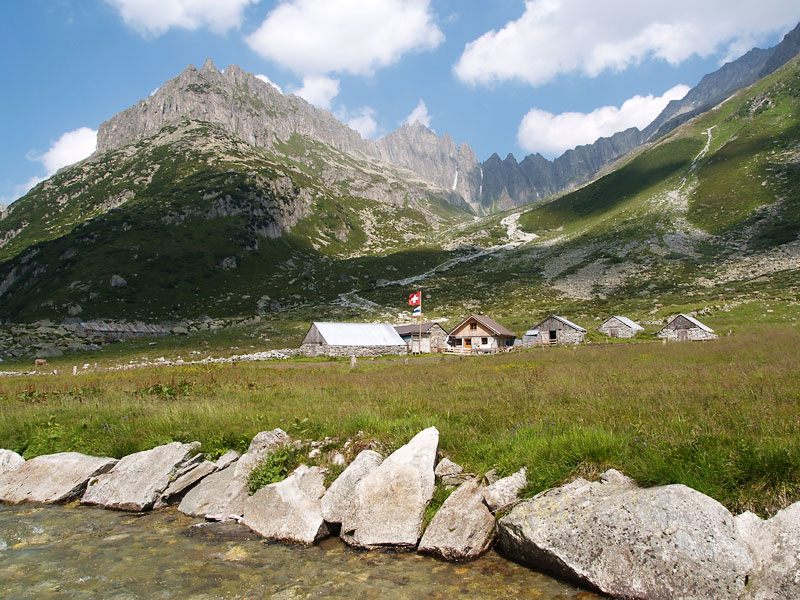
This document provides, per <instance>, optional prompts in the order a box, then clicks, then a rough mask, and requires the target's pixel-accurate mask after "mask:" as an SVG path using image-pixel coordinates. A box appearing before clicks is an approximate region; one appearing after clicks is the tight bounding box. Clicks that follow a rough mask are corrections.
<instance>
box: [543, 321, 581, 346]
mask: <svg viewBox="0 0 800 600" xmlns="http://www.w3.org/2000/svg"><path fill="white" fill-rule="evenodd" d="M531 329H538V330H539V335H538V340H536V341H534V342H533V344H534V345H535V346H556V345H558V346H562V345H569V344H582V343H583V336H584V335H585V334H586V330H585V329H584V328H583V327H581V326H580V325H576V324H575V323H573V322H572V321H570V320H568V319H565V318H564V317H559V316H558V315H550V316H549V317H547V318H546V319H545V320H544V321H542V322H541V323H539V324H538V325H534V326H533V327H531Z"/></svg>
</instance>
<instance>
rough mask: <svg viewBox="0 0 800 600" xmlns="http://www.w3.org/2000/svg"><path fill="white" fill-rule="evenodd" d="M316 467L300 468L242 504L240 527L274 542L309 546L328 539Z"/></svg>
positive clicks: (320, 477)
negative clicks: (242, 512)
mask: <svg viewBox="0 0 800 600" xmlns="http://www.w3.org/2000/svg"><path fill="white" fill-rule="evenodd" d="M324 480H325V478H324V476H323V474H322V471H321V470H320V469H319V467H308V466H306V465H301V466H299V467H298V468H297V469H295V470H294V471H293V472H292V474H291V475H289V477H287V478H286V479H284V480H283V481H280V482H278V483H273V484H270V485H267V486H265V487H263V488H261V489H260V490H258V491H257V492H256V493H255V494H253V495H252V496H251V497H250V498H248V499H247V501H246V502H245V509H244V519H243V521H242V522H243V523H244V524H245V525H247V526H248V527H249V528H250V529H252V530H253V531H255V532H256V533H258V534H259V535H261V536H263V537H265V538H267V539H269V540H274V541H284V542H295V543H299V544H306V545H311V544H313V543H315V542H317V541H319V540H321V539H322V538H324V537H327V536H328V535H329V532H328V528H327V526H326V525H325V521H324V519H323V518H322V506H321V502H320V499H321V498H322V496H323V495H324V494H325V485H324Z"/></svg>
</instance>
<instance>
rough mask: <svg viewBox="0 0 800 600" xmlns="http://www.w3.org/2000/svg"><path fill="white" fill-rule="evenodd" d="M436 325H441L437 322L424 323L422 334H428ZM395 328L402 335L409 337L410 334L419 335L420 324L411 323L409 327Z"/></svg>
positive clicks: (399, 326) (396, 326) (397, 326)
mask: <svg viewBox="0 0 800 600" xmlns="http://www.w3.org/2000/svg"><path fill="white" fill-rule="evenodd" d="M435 325H439V324H438V323H436V322H430V323H423V324H422V333H428V332H429V331H430V330H431V329H432V328H433V327H434V326H435ZM440 327H441V325H440ZM394 328H395V330H396V331H397V333H399V334H400V335H408V334H409V333H419V323H410V324H408V325H395V326H394Z"/></svg>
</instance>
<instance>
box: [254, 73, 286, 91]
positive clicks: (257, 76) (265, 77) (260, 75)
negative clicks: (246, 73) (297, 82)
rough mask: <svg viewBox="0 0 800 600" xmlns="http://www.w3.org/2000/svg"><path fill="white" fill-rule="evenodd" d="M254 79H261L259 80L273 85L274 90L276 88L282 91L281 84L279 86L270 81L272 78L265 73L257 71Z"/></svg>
mask: <svg viewBox="0 0 800 600" xmlns="http://www.w3.org/2000/svg"><path fill="white" fill-rule="evenodd" d="M256 79H260V80H261V81H263V82H264V83H267V84H269V85H271V86H272V87H274V88H275V89H276V90H278V91H279V92H280V93H281V94H282V93H283V90H282V89H281V86H279V85H278V84H277V83H275V82H274V81H272V80H271V79H270V78H269V77H267V76H266V75H262V74H261V73H259V74H258V75H256Z"/></svg>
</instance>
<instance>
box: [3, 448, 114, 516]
mask: <svg viewBox="0 0 800 600" xmlns="http://www.w3.org/2000/svg"><path fill="white" fill-rule="evenodd" d="M116 463H117V460H116V459H115V458H98V457H96V456H87V455H85V454H79V453H78V452H60V453H58V454H47V455H44V456H37V457H36V458H32V459H31V460H28V461H24V462H23V463H22V464H20V465H19V466H18V467H17V468H15V469H10V470H6V471H3V472H0V500H2V501H4V502H11V503H17V502H45V503H51V502H67V501H69V500H74V499H75V498H79V497H80V496H81V494H83V491H84V490H85V489H86V484H87V483H88V481H89V480H90V479H91V478H92V477H95V476H96V475H100V474H101V473H105V472H107V471H109V470H110V469H111V468H112V467H113V466H114V465H115V464H116Z"/></svg>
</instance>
